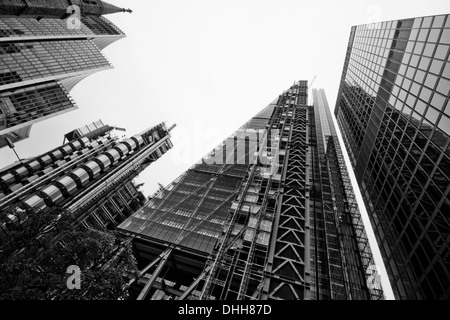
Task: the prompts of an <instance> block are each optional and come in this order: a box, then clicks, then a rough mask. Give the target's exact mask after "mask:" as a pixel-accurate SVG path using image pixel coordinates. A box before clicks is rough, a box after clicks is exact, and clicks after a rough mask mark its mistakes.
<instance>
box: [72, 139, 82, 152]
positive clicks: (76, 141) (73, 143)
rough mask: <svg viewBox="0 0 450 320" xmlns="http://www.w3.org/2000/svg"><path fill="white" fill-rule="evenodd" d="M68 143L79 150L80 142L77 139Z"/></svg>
mask: <svg viewBox="0 0 450 320" xmlns="http://www.w3.org/2000/svg"><path fill="white" fill-rule="evenodd" d="M70 145H71V146H72V147H73V149H74V150H79V149H80V148H81V142H80V141H78V140H75V141H72V142H71V143H70Z"/></svg>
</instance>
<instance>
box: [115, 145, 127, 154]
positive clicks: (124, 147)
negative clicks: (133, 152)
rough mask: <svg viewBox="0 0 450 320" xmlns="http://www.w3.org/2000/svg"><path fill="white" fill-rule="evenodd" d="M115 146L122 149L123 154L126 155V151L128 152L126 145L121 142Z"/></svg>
mask: <svg viewBox="0 0 450 320" xmlns="http://www.w3.org/2000/svg"><path fill="white" fill-rule="evenodd" d="M116 148H118V149H120V150H121V151H122V154H123V155H126V154H127V153H128V152H130V150H129V149H128V147H127V146H126V145H125V144H123V143H120V144H119V145H117V146H116Z"/></svg>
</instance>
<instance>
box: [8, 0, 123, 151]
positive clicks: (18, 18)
mask: <svg viewBox="0 0 450 320" xmlns="http://www.w3.org/2000/svg"><path fill="white" fill-rule="evenodd" d="M22 2H23V3H22ZM72 2H74V1H72ZM76 2H80V3H81V9H80V10H81V12H80V13H79V14H78V15H77V17H74V16H68V18H67V19H62V18H61V17H60V16H58V15H57V14H56V13H58V12H59V11H60V10H61V9H57V8H64V12H65V11H66V10H67V7H68V6H70V4H68V5H67V6H65V5H66V4H67V3H68V1H56V0H47V1H39V2H38V1H33V2H30V1H14V2H11V1H0V9H1V10H0V17H1V20H0V148H1V147H4V146H6V145H7V140H6V138H8V139H9V140H10V141H11V142H16V141H20V140H23V139H25V138H27V137H28V136H29V134H30V130H31V127H32V125H33V124H34V123H36V122H38V121H42V120H44V119H47V118H50V117H54V116H57V115H60V114H62V113H66V112H69V111H72V110H74V109H76V108H77V106H76V104H75V102H74V101H73V99H72V98H71V97H70V95H69V91H70V90H71V89H72V88H73V87H74V86H75V85H76V84H77V83H78V82H79V81H81V80H82V79H84V78H85V77H87V76H89V75H91V74H93V73H95V72H99V71H103V70H108V69H111V68H112V66H111V64H110V63H109V62H108V60H107V59H106V58H105V57H104V56H103V54H102V53H101V50H102V49H104V48H105V47H106V46H108V45H109V44H111V43H113V42H115V41H117V40H119V39H121V38H123V37H125V35H124V33H123V32H122V31H121V30H119V29H118V28H117V27H116V26H115V25H114V24H113V23H111V22H110V21H108V20H107V19H106V18H104V17H102V16H101V14H102V13H113V12H119V11H122V10H121V9H120V10H119V8H117V7H114V6H111V5H108V4H106V3H103V2H100V1H82V2H81V1H76ZM83 3H85V4H83ZM86 3H92V4H91V5H89V4H86ZM93 3H97V5H93ZM50 5H52V6H50ZM89 8H90V9H89ZM95 8H97V9H96V10H94V9H95ZM58 10H59V11H58ZM52 14H53V16H52Z"/></svg>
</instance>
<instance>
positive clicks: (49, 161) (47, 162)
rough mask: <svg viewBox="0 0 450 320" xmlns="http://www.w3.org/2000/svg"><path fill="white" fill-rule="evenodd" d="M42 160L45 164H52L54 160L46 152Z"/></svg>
mask: <svg viewBox="0 0 450 320" xmlns="http://www.w3.org/2000/svg"><path fill="white" fill-rule="evenodd" d="M41 160H42V162H43V163H45V164H50V163H52V161H53V160H52V158H51V157H50V156H49V155H48V154H46V155H45V156H42V157H41Z"/></svg>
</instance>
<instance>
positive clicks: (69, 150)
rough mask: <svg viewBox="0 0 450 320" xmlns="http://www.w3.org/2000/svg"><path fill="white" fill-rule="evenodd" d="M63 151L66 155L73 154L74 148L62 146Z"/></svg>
mask: <svg viewBox="0 0 450 320" xmlns="http://www.w3.org/2000/svg"><path fill="white" fill-rule="evenodd" d="M61 149H62V150H64V153H65V154H69V153H72V147H71V146H70V145H65V146H62V147H61Z"/></svg>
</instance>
